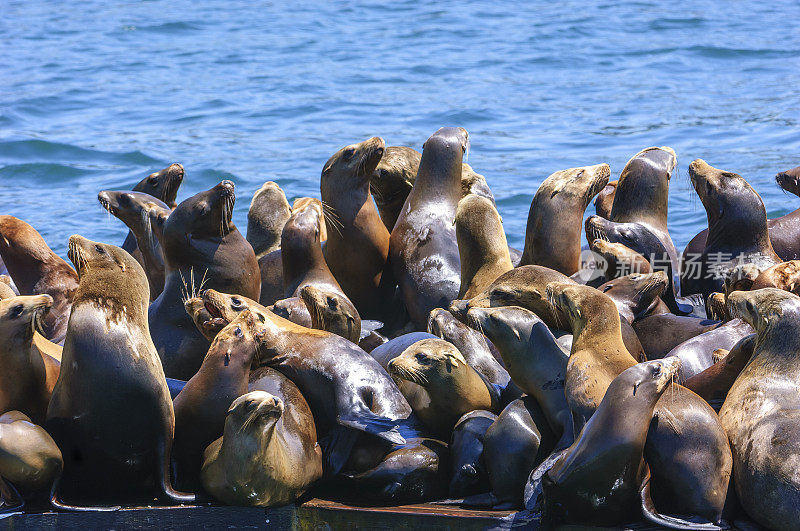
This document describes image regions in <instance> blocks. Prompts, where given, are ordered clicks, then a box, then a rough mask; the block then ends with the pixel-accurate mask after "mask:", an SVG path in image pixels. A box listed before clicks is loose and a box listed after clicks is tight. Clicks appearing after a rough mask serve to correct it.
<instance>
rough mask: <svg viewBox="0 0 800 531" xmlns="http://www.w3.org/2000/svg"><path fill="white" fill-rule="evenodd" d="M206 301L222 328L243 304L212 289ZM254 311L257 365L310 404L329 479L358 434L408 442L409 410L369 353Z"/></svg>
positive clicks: (254, 308) (260, 310)
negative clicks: (403, 430) (401, 430)
mask: <svg viewBox="0 0 800 531" xmlns="http://www.w3.org/2000/svg"><path fill="white" fill-rule="evenodd" d="M203 301H204V305H205V308H206V309H207V311H208V312H209V315H211V316H212V317H213V319H214V320H215V322H217V323H219V324H227V323H229V322H231V321H232V320H233V319H235V318H236V316H237V315H238V314H239V313H240V312H241V311H242V310H243V309H244V308H243V307H242V305H241V304H240V305H238V307H233V306H232V304H231V303H232V297H231V296H229V295H226V294H222V293H218V292H216V291H214V290H206V291H205V292H204V293H203ZM241 302H243V301H241V300H240V303H241ZM251 304H252V303H251ZM237 308H241V309H237ZM250 309H251V310H252V311H253V312H254V313H255V315H256V318H257V320H256V321H257V322H256V327H257V329H258V332H257V337H258V338H259V363H260V364H261V365H264V366H268V367H272V368H274V369H277V370H278V371H280V372H281V373H283V374H284V375H285V376H286V377H287V378H290V379H291V380H292V381H293V382H294V383H295V384H296V385H297V387H298V388H299V389H300V391H301V392H302V393H303V396H304V397H305V398H306V400H308V403H309V405H310V406H311V409H312V411H313V413H314V420H315V423H316V426H317V431H318V432H319V433H320V434H321V439H320V444H321V445H322V446H323V456H324V467H325V470H326V473H327V474H328V475H335V474H337V473H338V472H339V471H340V470H341V469H342V467H343V466H344V464H345V463H346V462H347V459H348V457H349V456H350V453H351V451H352V448H353V445H354V444H355V442H356V439H357V438H358V437H359V434H360V433H365V434H369V435H373V436H376V437H378V438H380V439H383V440H385V441H388V442H391V443H396V444H403V443H404V442H405V439H404V438H403V437H402V436H400V434H399V433H398V426H401V425H403V424H404V423H405V420H406V419H407V418H408V416H409V415H410V414H411V407H410V406H409V405H408V402H406V400H405V398H403V395H402V394H401V393H400V391H399V390H398V389H397V387H396V386H395V385H394V383H393V382H392V380H391V378H390V377H389V375H388V374H387V373H386V371H385V370H384V369H383V368H382V367H381V366H380V365H379V364H378V362H376V361H375V360H374V359H373V358H371V357H370V355H369V354H367V353H366V352H364V351H363V350H361V349H360V348H358V346H356V345H355V344H353V343H352V342H350V341H347V340H346V339H344V338H343V337H340V336H337V335H336V334H331V333H330V332H325V331H322V330H314V329H311V328H305V327H302V326H299V325H296V324H294V323H292V322H291V321H287V320H286V319H283V318H282V317H279V316H277V315H275V314H273V313H272V312H269V311H267V310H266V309H264V308H263V306H260V305H259V306H256V305H252V306H251V307H250Z"/></svg>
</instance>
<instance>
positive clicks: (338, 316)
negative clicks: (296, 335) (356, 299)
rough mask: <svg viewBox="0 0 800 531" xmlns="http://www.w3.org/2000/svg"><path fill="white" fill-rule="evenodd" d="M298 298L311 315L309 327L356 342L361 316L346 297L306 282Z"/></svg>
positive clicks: (359, 335)
mask: <svg viewBox="0 0 800 531" xmlns="http://www.w3.org/2000/svg"><path fill="white" fill-rule="evenodd" d="M300 298H301V299H302V300H303V302H304V303H305V305H306V307H307V308H308V312H309V314H310V315H311V328H316V329H318V330H326V331H328V332H332V333H334V334H336V335H338V336H342V337H343V338H345V339H348V340H350V341H352V342H353V343H356V344H358V340H359V339H360V338H361V317H360V316H359V315H358V311H357V310H356V307H355V306H353V303H352V302H350V301H349V300H348V299H347V297H345V296H344V295H341V294H339V293H334V292H332V291H328V290H324V289H320V288H318V287H316V286H314V285H313V284H308V285H306V286H303V288H302V289H301V290H300Z"/></svg>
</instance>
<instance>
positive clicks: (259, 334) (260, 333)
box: [253, 330, 266, 341]
mask: <svg viewBox="0 0 800 531" xmlns="http://www.w3.org/2000/svg"><path fill="white" fill-rule="evenodd" d="M265 335H266V331H265V330H259V331H257V332H256V333H255V334H254V335H253V337H254V338H256V340H258V341H261V340H263V339H264V336H265Z"/></svg>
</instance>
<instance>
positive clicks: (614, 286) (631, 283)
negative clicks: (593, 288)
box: [597, 271, 669, 323]
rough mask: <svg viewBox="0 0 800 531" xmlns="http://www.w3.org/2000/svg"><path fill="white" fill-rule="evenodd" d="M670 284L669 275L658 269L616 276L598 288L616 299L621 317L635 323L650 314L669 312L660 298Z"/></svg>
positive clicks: (615, 302)
mask: <svg viewBox="0 0 800 531" xmlns="http://www.w3.org/2000/svg"><path fill="white" fill-rule="evenodd" d="M668 284H669V281H668V280H667V275H665V274H664V272H663V271H656V272H655V273H644V274H642V273H634V274H632V275H626V276H624V277H619V278H615V279H614V280H609V281H608V282H606V283H604V284H602V285H601V286H599V287H598V288H597V289H598V290H599V291H601V292H602V293H605V294H606V295H607V296H608V297H610V298H611V300H613V301H614V304H615V305H616V306H617V310H619V315H620V317H622V318H623V319H624V320H626V321H628V322H629V323H633V322H635V321H636V320H638V319H641V318H643V317H646V316H648V315H658V314H665V313H669V309H668V308H667V306H666V305H665V304H664V301H662V300H661V299H660V296H661V294H662V293H663V292H664V290H666V289H667V286H668Z"/></svg>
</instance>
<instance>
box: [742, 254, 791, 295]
mask: <svg viewBox="0 0 800 531" xmlns="http://www.w3.org/2000/svg"><path fill="white" fill-rule="evenodd" d="M762 288H778V289H782V290H784V291H789V292H791V293H794V294H795V295H798V294H800V260H790V261H788V262H783V263H781V264H777V265H774V266H772V267H770V268H769V269H765V270H764V271H762V272H761V273H760V274H759V275H758V276H757V277H756V278H755V280H753V284H752V285H751V286H750V289H751V290H757V289H762Z"/></svg>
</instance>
